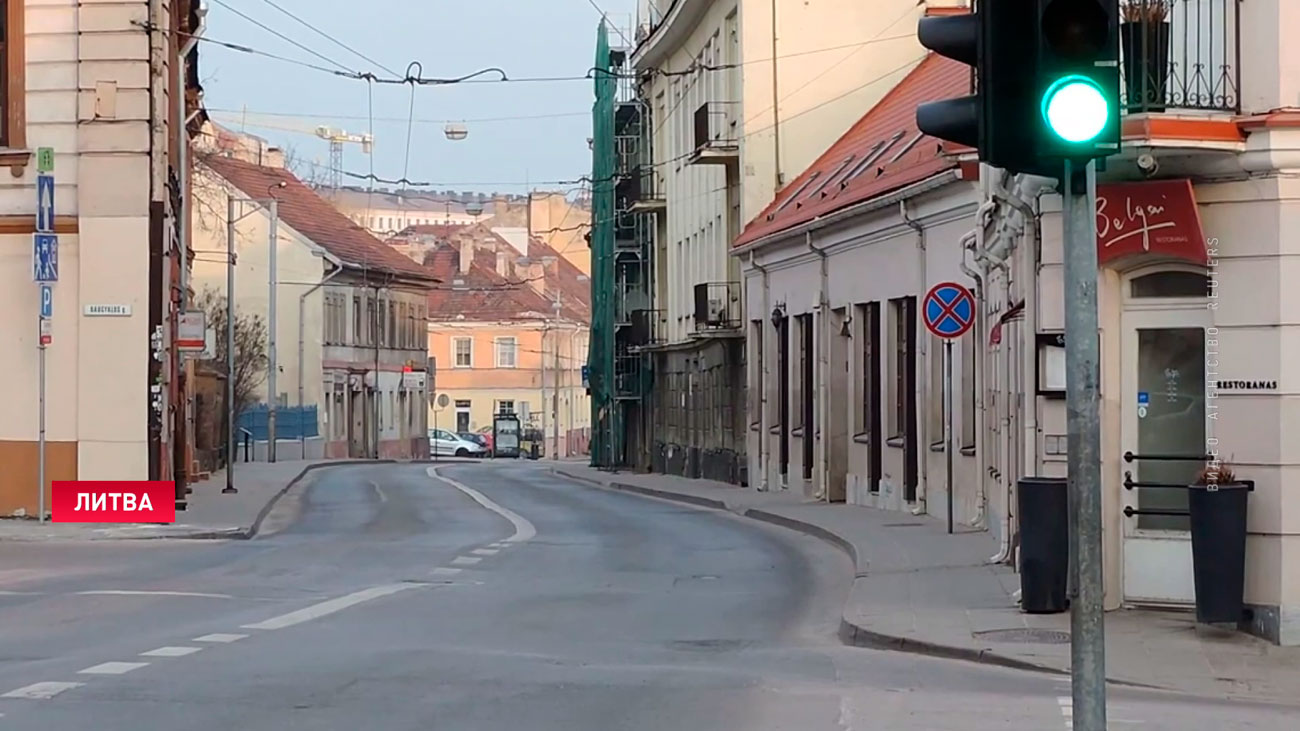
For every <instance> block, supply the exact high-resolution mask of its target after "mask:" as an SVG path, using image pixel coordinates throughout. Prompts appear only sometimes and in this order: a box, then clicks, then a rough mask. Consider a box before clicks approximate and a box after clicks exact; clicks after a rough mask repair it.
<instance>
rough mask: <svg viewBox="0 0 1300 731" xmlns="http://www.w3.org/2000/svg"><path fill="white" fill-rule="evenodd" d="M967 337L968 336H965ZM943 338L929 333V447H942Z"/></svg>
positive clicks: (927, 426) (927, 427)
mask: <svg viewBox="0 0 1300 731" xmlns="http://www.w3.org/2000/svg"><path fill="white" fill-rule="evenodd" d="M967 339H969V338H967ZM943 348H944V346H943V339H942V338H940V337H939V336H938V335H933V334H932V335H930V403H929V407H930V408H929V417H930V418H929V422H928V423H927V425H926V429H927V430H928V431H929V432H930V447H931V448H935V447H940V448H941V447H943V386H944V384H943Z"/></svg>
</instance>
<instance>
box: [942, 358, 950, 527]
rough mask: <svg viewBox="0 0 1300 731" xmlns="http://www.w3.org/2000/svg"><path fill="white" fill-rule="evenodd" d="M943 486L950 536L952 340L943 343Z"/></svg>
mask: <svg viewBox="0 0 1300 731" xmlns="http://www.w3.org/2000/svg"><path fill="white" fill-rule="evenodd" d="M943 453H944V460H945V462H946V463H947V464H946V465H945V470H946V471H945V474H944V486H945V489H946V491H947V493H948V534H949V535H952V338H945V339H944V341H943Z"/></svg>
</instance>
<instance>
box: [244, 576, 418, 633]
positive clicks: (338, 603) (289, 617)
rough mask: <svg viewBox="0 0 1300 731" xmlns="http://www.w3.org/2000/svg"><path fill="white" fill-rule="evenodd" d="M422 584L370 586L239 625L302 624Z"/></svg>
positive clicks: (282, 626)
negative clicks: (262, 619)
mask: <svg viewBox="0 0 1300 731" xmlns="http://www.w3.org/2000/svg"><path fill="white" fill-rule="evenodd" d="M420 586H422V585H421V584H384V585H383V586H372V587H370V588H369V589H362V590H361V591H354V592H352V593H351V594H348V595H346V596H341V597H338V598H336V599H329V600H327V601H323V602H321V603H319V604H313V605H311V606H310V607H306V608H304V609H299V610H297V611H294V612H289V613H288V614H281V615H280V616H278V617H272V618H270V619H268V620H265V621H262V622H257V623H256V624H245V625H241V628H242V629H284V628H285V627H292V626H293V625H295V624H302V623H303V622H309V621H311V620H313V619H320V618H321V617H324V616H326V615H329V614H333V613H335V612H341V611H343V610H344V609H347V608H348V607H354V606H356V605H358V604H361V603H363V602H368V601H371V600H372V599H378V598H380V597H385V596H388V595H390V594H396V593H397V592H399V591H406V590H407V589H415V588H419V587H420Z"/></svg>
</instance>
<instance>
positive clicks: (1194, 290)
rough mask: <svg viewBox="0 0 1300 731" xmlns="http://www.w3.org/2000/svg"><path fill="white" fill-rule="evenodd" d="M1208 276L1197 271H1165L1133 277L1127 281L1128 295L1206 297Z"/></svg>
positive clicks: (1135, 296)
mask: <svg viewBox="0 0 1300 731" xmlns="http://www.w3.org/2000/svg"><path fill="white" fill-rule="evenodd" d="M1209 294H1210V278H1209V277H1207V276H1205V275H1204V274H1201V273H1199V272H1186V271H1166V272H1154V273H1152V274H1147V275H1144V276H1141V277H1135V278H1134V279H1133V280H1132V282H1130V283H1129V296H1131V297H1134V298H1147V297H1208V296H1209Z"/></svg>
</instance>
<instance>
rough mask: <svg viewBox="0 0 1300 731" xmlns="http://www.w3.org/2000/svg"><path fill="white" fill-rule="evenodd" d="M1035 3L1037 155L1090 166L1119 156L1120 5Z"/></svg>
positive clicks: (1112, 0) (1099, 0) (1003, 0)
mask: <svg viewBox="0 0 1300 731" xmlns="http://www.w3.org/2000/svg"><path fill="white" fill-rule="evenodd" d="M985 2H989V3H990V4H993V5H998V4H1001V5H1006V4H1008V2H1007V0H985ZM1011 4H1016V0H1012V3H1011ZM1037 4H1038V27H1039V35H1038V64H1037V69H1036V70H1037V86H1038V88H1039V89H1040V91H1039V102H1038V106H1039V115H1040V117H1041V119H1042V125H1043V127H1042V131H1041V134H1040V135H1038V145H1037V148H1038V154H1039V156H1040V157H1045V158H1053V159H1066V158H1069V159H1072V160H1080V161H1086V160H1090V159H1094V158H1098V157H1106V156H1107V155H1113V154H1115V153H1116V152H1118V151H1119V141H1120V131H1119V128H1120V109H1119V2H1118V0H1037Z"/></svg>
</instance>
